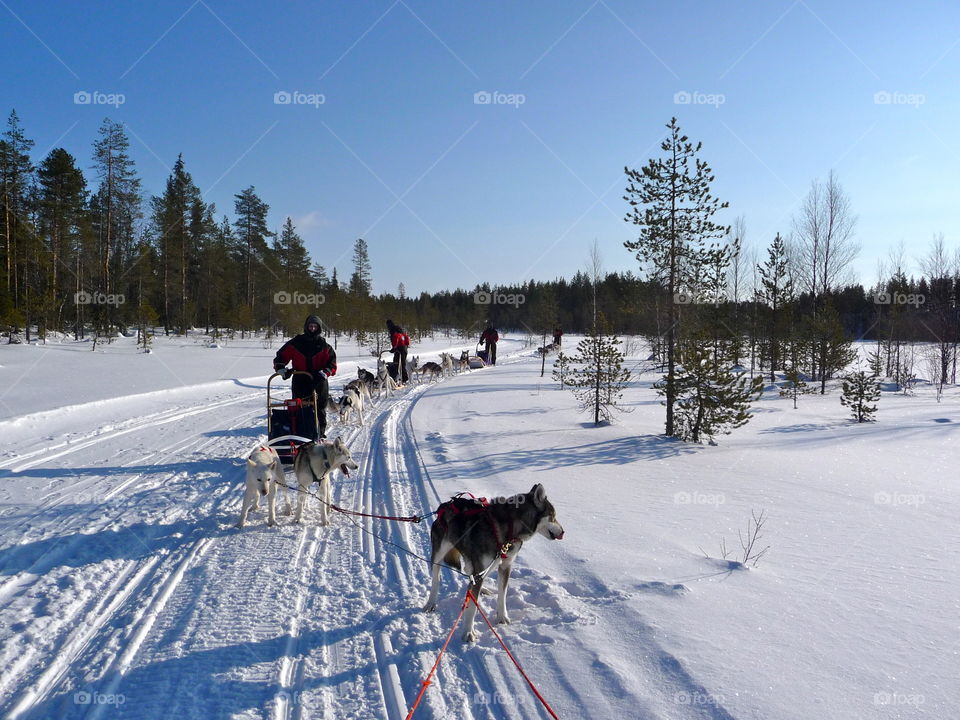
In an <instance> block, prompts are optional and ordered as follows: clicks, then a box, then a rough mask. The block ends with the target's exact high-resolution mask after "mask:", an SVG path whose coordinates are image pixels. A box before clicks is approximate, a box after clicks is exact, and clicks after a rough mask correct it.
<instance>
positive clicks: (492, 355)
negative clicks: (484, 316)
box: [480, 325, 500, 365]
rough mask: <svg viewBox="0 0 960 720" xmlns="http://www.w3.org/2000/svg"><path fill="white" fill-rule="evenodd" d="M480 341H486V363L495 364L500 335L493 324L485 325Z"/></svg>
mask: <svg viewBox="0 0 960 720" xmlns="http://www.w3.org/2000/svg"><path fill="white" fill-rule="evenodd" d="M480 342H482V343H486V351H487V364H488V365H496V364H497V343H498V342H500V335H499V334H498V333H497V330H496V328H494V327H493V325H487V329H486V330H484V331H483V334H481V335H480Z"/></svg>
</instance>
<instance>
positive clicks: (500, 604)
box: [423, 484, 563, 642]
mask: <svg viewBox="0 0 960 720" xmlns="http://www.w3.org/2000/svg"><path fill="white" fill-rule="evenodd" d="M538 533H539V534H540V535H543V536H544V537H545V538H548V539H550V540H560V539H561V538H563V527H561V525H560V523H558V522H557V513H556V510H555V509H554V507H553V505H552V504H551V503H550V501H549V500H547V494H546V492H544V489H543V485H540V484H537V485H534V486H533V489H532V490H530V492H528V493H520V494H518V495H513V496H511V497H508V498H504V497H498V498H493V499H491V500H490V501H489V502H487V501H485V500H473V499H466V498H460V497H456V498H453V499H452V500H450V501H448V502H445V503H443V504H442V505H440V507H439V508H437V519H436V520H434V522H433V526H432V527H431V528H430V542H431V545H432V553H431V559H432V560H433V562H434V563H441V562H444V563H446V564H448V565H450V566H451V567H455V568H458V569H462V570H463V571H464V572H466V573H468V574H469V575H470V576H471V579H472V583H471V586H470V589H471V591H472V592H473V596H474V597H475V598H479V597H480V590H481V587H482V585H483V580H484V574H485V573H486V572H487V570H488V569H489V568H491V566H492V565H493V564H494V563H495V562H498V564H499V568H498V570H497V585H498V590H499V592H498V593H497V622H500V623H509V622H510V617H509V616H508V615H507V583H508V582H510V568H511V565H512V564H513V559H514V558H515V557H516V556H517V553H518V552H519V551H520V547H521V545H523V543H524V541H526V540H529V539H530V538H531V537H533V536H534V535H536V534H538ZM498 556H499V558H498ZM431 570H432V584H431V586H430V597H429V598H428V599H427V603H426V605H424V606H423V610H424V612H433V611H434V610H436V608H437V593H438V591H439V589H440V566H439V564H435V565H433V567H432V568H431ZM476 613H477V607H476V605H474V604H473V603H470V606H469V607H468V608H467V611H466V613H465V614H464V616H463V619H464V627H465V631H464V634H463V639H464V640H465V641H466V642H474V641H475V640H476V639H477V638H478V637H479V633H478V632H477V631H476V630H475V629H474V627H473V620H474V617H475V616H476Z"/></svg>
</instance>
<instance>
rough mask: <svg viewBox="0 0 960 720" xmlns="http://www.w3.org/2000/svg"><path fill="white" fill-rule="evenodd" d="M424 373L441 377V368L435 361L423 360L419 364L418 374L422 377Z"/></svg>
mask: <svg viewBox="0 0 960 720" xmlns="http://www.w3.org/2000/svg"><path fill="white" fill-rule="evenodd" d="M425 374H429V375H430V376H431V377H434V378H439V377H443V368H442V367H440V366H439V365H437V364H436V363H435V362H425V363H424V364H423V365H421V366H420V376H421V377H423V375H425Z"/></svg>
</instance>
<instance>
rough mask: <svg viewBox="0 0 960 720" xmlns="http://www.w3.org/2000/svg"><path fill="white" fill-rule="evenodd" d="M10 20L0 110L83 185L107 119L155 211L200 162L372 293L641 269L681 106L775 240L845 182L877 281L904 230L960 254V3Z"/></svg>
mask: <svg viewBox="0 0 960 720" xmlns="http://www.w3.org/2000/svg"><path fill="white" fill-rule="evenodd" d="M0 23H2V26H3V38H4V41H3V43H2V44H0V53H2V57H3V65H4V67H5V68H6V72H4V73H3V77H2V80H0V83H2V98H3V103H2V112H3V113H4V114H5V113H6V112H8V111H9V109H10V108H16V110H17V111H18V113H19V114H20V116H21V119H22V122H23V124H24V126H25V128H26V130H27V132H28V134H29V136H30V137H32V138H33V139H35V140H36V143H37V145H36V147H35V151H36V153H38V154H39V153H43V152H45V151H46V150H48V149H49V148H51V147H54V146H57V145H62V146H64V147H66V148H67V149H68V150H69V151H70V152H71V153H73V154H74V155H75V156H77V157H78V158H79V159H80V161H81V163H82V164H83V165H84V167H85V168H89V165H90V154H91V143H92V141H93V139H94V137H95V135H96V130H97V127H98V126H99V125H100V122H101V121H102V119H103V117H105V116H109V117H111V118H112V119H114V120H117V121H121V122H123V123H125V124H126V125H127V126H128V130H129V133H130V135H131V141H132V148H133V154H134V157H135V159H136V161H137V167H138V169H139V171H140V173H141V176H142V177H143V179H144V189H145V191H146V193H147V194H148V195H151V194H156V193H158V192H159V191H160V190H161V188H162V186H163V182H164V179H165V177H166V175H167V174H168V173H169V167H170V166H171V165H172V164H173V162H174V160H175V158H176V156H177V153H180V152H182V153H183V155H184V160H185V162H186V164H187V169H188V170H189V171H190V172H191V173H192V174H193V177H194V180H195V181H196V182H197V184H198V185H199V187H200V188H201V190H203V191H204V192H207V199H208V200H211V201H215V202H216V204H217V208H218V212H219V214H221V215H222V214H224V212H226V213H227V214H228V215H231V216H232V214H233V194H234V193H235V192H237V191H239V190H241V189H242V188H244V187H246V186H248V185H250V184H253V185H255V186H256V188H257V191H258V192H259V193H260V195H261V197H263V199H264V200H265V201H266V202H268V203H269V204H270V206H271V211H270V223H271V225H272V226H273V227H275V228H276V227H279V225H280V223H281V222H282V221H283V218H285V217H286V216H287V215H290V216H292V217H293V218H294V221H295V222H296V223H297V225H298V226H299V229H300V231H301V234H302V235H303V236H304V237H305V239H306V240H307V245H308V248H309V250H310V251H311V254H312V255H313V256H314V258H315V259H317V260H318V261H320V262H321V263H322V264H325V265H327V266H331V265H336V266H337V268H338V269H339V271H340V273H341V274H342V275H343V276H344V277H345V276H346V275H347V274H348V273H349V270H350V248H351V246H352V243H353V241H354V240H355V239H356V238H357V237H360V236H362V237H364V238H365V239H366V240H367V241H368V242H369V244H370V250H371V258H372V261H373V269H374V287H375V290H376V291H377V292H382V291H395V289H396V287H397V284H398V283H399V282H401V281H403V282H404V283H405V284H406V286H407V289H408V292H418V291H420V290H435V289H440V288H452V287H454V286H463V287H472V286H473V285H474V283H476V282H477V281H478V280H489V281H493V282H510V281H516V280H519V279H521V278H530V277H535V278H538V279H547V278H553V277H556V276H559V275H565V276H567V277H569V276H571V275H572V274H573V273H574V272H575V271H576V270H577V269H579V268H582V267H583V266H584V265H585V262H586V258H587V253H588V246H589V245H590V244H591V243H592V242H593V240H594V239H596V240H597V241H598V242H599V244H600V247H601V250H602V253H603V257H604V261H605V265H606V267H607V269H625V268H635V267H636V264H635V261H634V260H633V259H632V257H631V255H630V254H629V253H628V252H627V251H626V250H624V249H623V247H622V242H623V241H624V240H625V239H629V238H632V237H633V236H634V231H633V228H632V226H630V225H628V224H626V223H625V222H623V219H622V217H623V214H624V211H625V203H624V202H623V200H622V199H621V197H622V195H623V187H624V184H625V183H624V178H623V166H624V165H630V166H632V167H637V166H639V165H642V164H644V163H645V162H646V160H647V158H649V157H650V156H651V155H652V154H655V153H656V152H658V148H657V144H658V142H659V140H660V139H661V138H662V136H663V125H664V124H665V123H666V122H667V121H668V120H669V118H670V117H671V115H676V116H677V117H678V118H679V120H680V123H681V125H682V127H683V128H684V130H685V131H686V132H687V133H688V134H689V135H690V136H691V137H692V138H693V139H696V140H702V141H703V144H704V150H703V157H704V158H705V159H706V160H707V161H708V162H709V163H710V164H711V165H712V167H713V169H714V171H715V173H716V176H717V182H716V186H715V191H716V194H718V195H719V196H720V197H721V198H722V199H724V200H727V201H729V203H730V209H729V210H728V211H726V212H725V215H724V217H723V218H721V220H722V221H724V222H731V221H732V220H733V218H734V217H735V216H736V215H743V216H745V218H746V222H747V231H748V241H750V242H751V243H753V244H755V245H758V246H762V247H765V246H766V245H767V244H768V243H769V241H770V240H771V239H772V238H773V235H774V233H775V232H777V231H780V232H783V233H786V232H788V230H789V220H790V216H791V214H792V213H793V212H794V210H795V208H796V206H797V204H798V202H799V200H800V199H801V198H802V196H803V195H804V193H805V192H806V190H807V188H808V186H809V184H810V182H811V181H812V180H813V179H814V178H815V177H821V178H822V177H825V176H826V174H827V173H828V171H829V170H830V169H834V170H835V171H836V172H837V174H838V177H839V179H840V181H841V182H842V184H843V185H844V187H845V189H846V190H847V191H848V193H849V194H850V196H851V199H852V202H853V207H854V210H855V212H856V213H857V214H858V216H859V218H860V220H859V225H858V238H859V239H860V241H861V242H862V244H863V251H862V253H861V256H860V259H859V260H858V262H857V270H858V271H859V276H860V279H861V280H864V281H866V282H868V283H869V282H870V281H872V280H873V278H874V274H875V267H876V260H877V258H878V257H883V256H886V254H887V252H888V250H889V249H890V248H891V247H892V246H894V245H896V244H897V243H898V242H899V241H901V240H903V241H904V242H905V243H906V245H907V250H908V255H911V256H914V255H918V254H920V253H922V252H923V250H924V249H925V248H926V247H927V245H928V243H929V241H930V238H931V236H932V235H933V234H934V233H935V232H943V233H944V234H945V235H946V238H947V241H948V244H949V245H950V246H951V247H955V246H956V245H957V241H958V238H960V219H958V212H960V202H958V201H960V192H958V190H960V183H958V161H960V141H958V135H957V129H958V124H957V118H958V117H960V112H958V111H960V100H958V88H960V82H958V77H960V72H958V70H960V5H958V4H957V3H956V2H955V0H952V1H944V2H937V1H931V2H923V3H901V2H877V1H876V0H874V1H871V2H866V1H856V2H847V1H845V2H842V3H835V2H826V1H825V0H797V1H795V2H794V1H793V0H767V1H764V2H760V1H752V2H744V1H742V0H741V1H739V2H718V1H714V0H710V1H706V0H703V1H700V2H687V1H680V2H670V3H648V2H643V3H641V2H635V1H627V0H598V2H592V1H591V0H583V1H573V0H569V1H568V0H542V1H535V2H534V1H529V0H523V1H522V2H515V1H513V2H506V1H497V2H482V3H466V2H442V3H441V2H427V1H425V0H397V2H393V1H392V0H381V1H373V0H370V1H357V2H346V1H343V2H280V3H265V2H253V1H252V0H231V1H230V2H227V1H226V0H197V1H196V2H193V0H183V1H182V2H179V1H178V2H173V1H169V2H159V3H146V2H144V3H141V2H125V1H124V2H121V1H120V0H116V1H114V2H75V1H73V0H70V1H68V2H67V1H63V0H60V1H59V2H35V1H33V0H0ZM82 91H87V92H93V91H99V92H101V93H122V94H123V95H124V96H125V102H124V103H123V104H122V105H121V106H119V107H118V108H114V107H108V106H102V105H99V106H98V105H94V104H89V105H78V104H75V103H74V94H75V93H77V92H82ZM279 91H287V92H291V93H292V92H293V91H299V92H300V93H305V94H309V93H313V94H322V95H323V96H324V102H323V104H322V105H319V106H317V107H315V106H311V105H296V104H288V105H284V104H275V102H274V94H275V93H276V92H279ZM483 91H487V92H494V91H497V92H500V93H504V94H522V95H523V96H524V97H523V100H524V102H523V103H522V104H520V105H516V104H476V103H475V102H474V94H475V93H477V92H483ZM678 92H688V93H694V92H698V93H701V94H703V95H701V96H697V97H698V98H699V99H702V100H709V98H708V97H705V96H707V95H722V96H723V100H724V102H723V104H721V105H711V104H694V103H690V104H677V103H675V101H674V97H675V94H676V93H678ZM878 92H889V93H901V94H902V95H895V96H893V102H891V103H888V104H883V103H879V104H878V103H877V102H875V93H878ZM910 95H917V96H922V98H920V99H922V103H918V102H915V101H916V100H917V98H911V97H909V96H910ZM911 102H912V104H910V103H911ZM88 177H89V172H88Z"/></svg>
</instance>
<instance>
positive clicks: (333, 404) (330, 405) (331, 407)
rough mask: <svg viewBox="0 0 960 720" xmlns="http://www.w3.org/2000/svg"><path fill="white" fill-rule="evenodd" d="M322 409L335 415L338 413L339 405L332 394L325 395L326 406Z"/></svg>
mask: <svg viewBox="0 0 960 720" xmlns="http://www.w3.org/2000/svg"><path fill="white" fill-rule="evenodd" d="M324 411H325V412H328V413H333V414H335V415H336V414H339V412H340V405H339V404H338V403H337V401H336V400H334V399H333V396H332V395H327V406H326V407H325V408H324Z"/></svg>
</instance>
